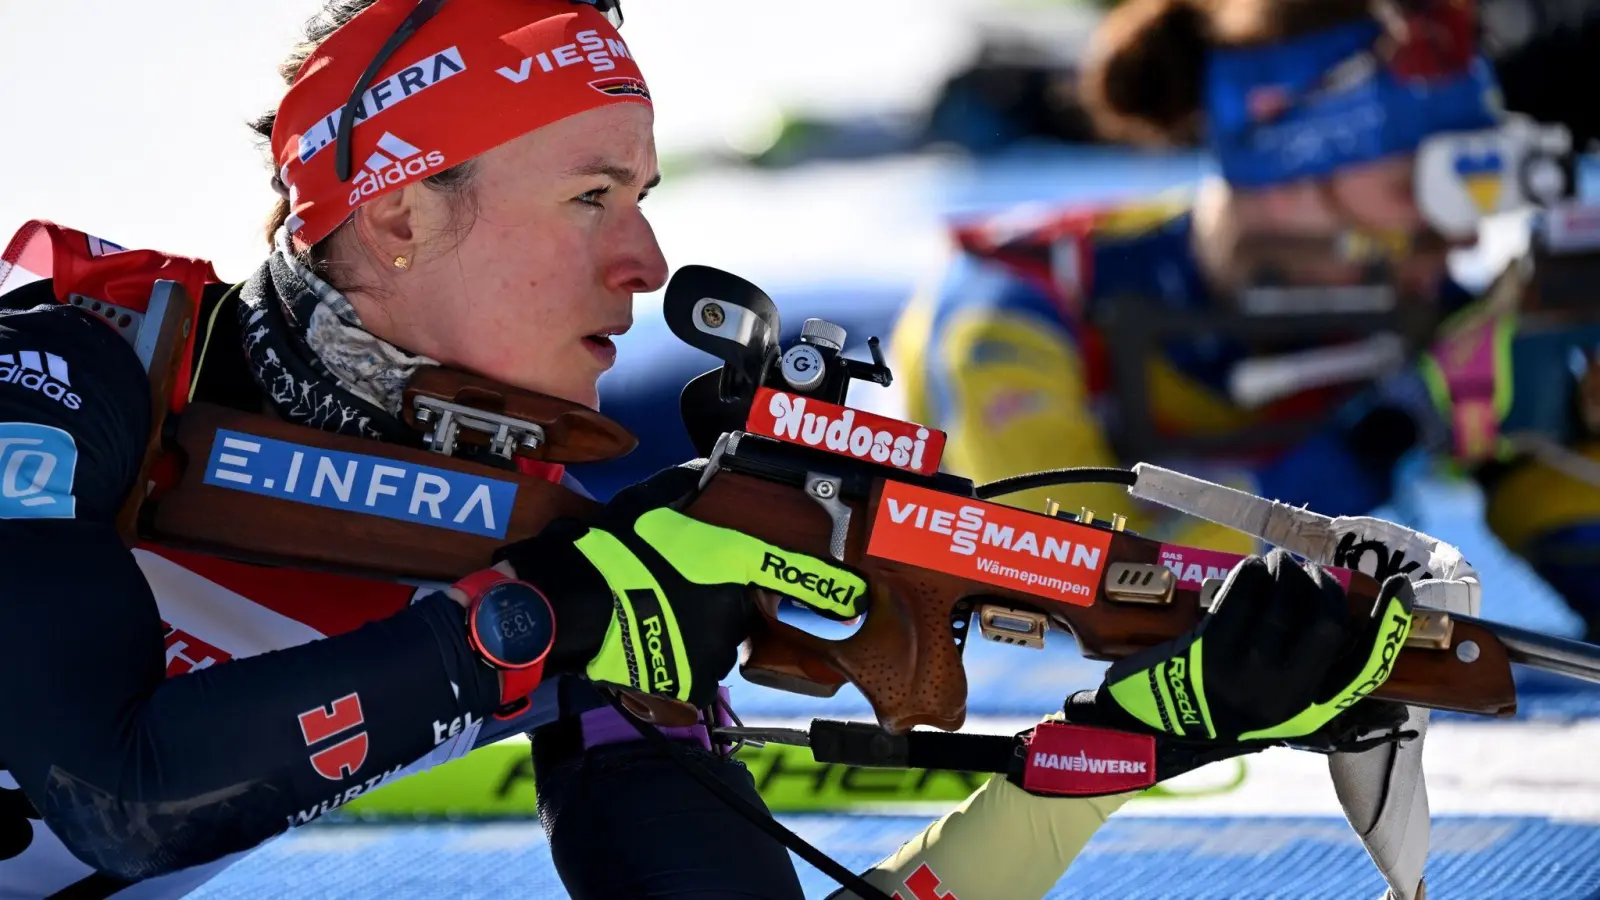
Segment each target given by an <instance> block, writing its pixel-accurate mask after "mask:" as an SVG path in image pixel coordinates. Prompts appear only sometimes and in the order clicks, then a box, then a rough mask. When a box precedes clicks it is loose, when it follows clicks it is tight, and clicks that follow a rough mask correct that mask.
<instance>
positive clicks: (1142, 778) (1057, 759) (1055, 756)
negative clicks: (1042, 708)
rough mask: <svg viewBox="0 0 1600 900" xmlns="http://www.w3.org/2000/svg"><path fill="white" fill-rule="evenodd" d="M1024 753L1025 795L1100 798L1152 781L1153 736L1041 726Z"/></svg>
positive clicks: (1045, 723)
mask: <svg viewBox="0 0 1600 900" xmlns="http://www.w3.org/2000/svg"><path fill="white" fill-rule="evenodd" d="M1024 750H1025V756H1024V761H1023V768H1022V789H1023V790H1025V791H1031V792H1034V793H1039V794H1062V795H1067V796H1080V797H1081V796H1098V795H1102V794H1115V793H1120V792H1122V791H1131V790H1138V789H1139V788H1147V787H1149V786H1150V785H1152V784H1155V783H1156V740H1155V737H1154V736H1153V735H1147V734H1132V733H1130V732H1126V731H1109V730H1107V729H1103V728H1088V727H1086V726H1083V725H1068V724H1065V723H1061V722H1041V723H1040V724H1039V725H1038V726H1037V727H1036V728H1034V729H1033V736H1032V737H1031V738H1030V739H1029V740H1028V743H1027V745H1026V747H1025V748H1024Z"/></svg>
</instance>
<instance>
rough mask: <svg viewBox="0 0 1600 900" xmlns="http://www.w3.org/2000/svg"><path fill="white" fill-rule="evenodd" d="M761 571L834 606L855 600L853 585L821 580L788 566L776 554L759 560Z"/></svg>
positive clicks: (795, 567)
mask: <svg viewBox="0 0 1600 900" xmlns="http://www.w3.org/2000/svg"><path fill="white" fill-rule="evenodd" d="M761 571H763V572H771V573H772V575H773V577H775V578H777V579H778V580H779V581H781V582H783V583H784V584H792V585H796V586H798V587H799V588H801V589H802V590H804V591H807V592H809V593H812V594H816V595H817V596H818V597H825V598H827V599H828V600H831V601H833V603H834V604H835V605H836V606H839V607H848V606H849V605H850V601H851V600H854V599H855V596H856V587H855V585H853V584H852V585H843V584H837V583H835V582H834V580H833V578H832V577H831V576H830V577H827V578H823V577H822V576H820V575H818V574H817V573H815V572H807V571H806V570H804V569H801V568H800V567H798V566H791V565H789V561H788V560H786V559H784V558H783V557H781V556H779V555H778V554H776V553H767V554H765V555H763V556H762V558H761Z"/></svg>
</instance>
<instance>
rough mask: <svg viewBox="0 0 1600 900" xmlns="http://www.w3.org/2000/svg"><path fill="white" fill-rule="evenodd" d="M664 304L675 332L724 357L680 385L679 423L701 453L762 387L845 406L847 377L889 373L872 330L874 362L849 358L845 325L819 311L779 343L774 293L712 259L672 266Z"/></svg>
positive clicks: (731, 426)
mask: <svg viewBox="0 0 1600 900" xmlns="http://www.w3.org/2000/svg"><path fill="white" fill-rule="evenodd" d="M662 312H663V314H664V315H665V317H666V320H667V326H668V327H669V328H671V329H672V333H673V334H675V335H677V336H678V338H679V339H680V340H682V341H683V342H684V343H686V344H688V345H689V346H691V347H695V348H697V349H700V350H704V351H705V352H707V353H709V354H711V355H712V356H715V357H716V358H718V359H720V360H722V366H721V367H720V368H717V369H713V370H711V371H709V372H706V373H704V374H702V375H700V376H699V377H697V378H695V379H693V380H692V381H690V382H689V384H688V385H687V386H686V387H685V388H684V390H683V395H682V399H681V405H682V413H683V422H684V426H685V427H686V428H687V429H688V431H689V438H690V440H691V441H693V442H694V445H695V448H696V449H697V450H698V451H699V452H700V453H701V454H709V453H710V452H711V448H712V447H713V446H714V445H715V444H716V441H717V438H718V437H720V436H721V435H722V434H723V433H724V432H730V431H739V430H741V429H743V427H744V423H745V420H746V417H747V415H748V413H749V411H750V404H751V403H752V402H753V401H754V399H755V395H756V391H757V389H759V388H762V387H770V388H773V389H775V390H783V391H788V392H792V393H796V394H802V395H805V396H807V397H814V398H816V399H817V400H820V401H823V402H826V403H832V404H835V405H838V406H844V405H846V404H845V400H846V398H847V396H848V394H849V390H850V382H851V380H852V379H859V380H861V381H870V382H872V383H874V384H878V385H882V386H884V387H887V386H888V385H889V384H890V382H891V381H892V380H893V376H892V375H891V373H890V371H889V366H888V364H887V363H886V362H885V361H884V358H883V350H882V348H881V347H880V346H879V342H878V339H877V338H876V337H872V338H868V340H867V350H868V352H869V353H871V354H872V361H871V362H863V361H861V360H856V359H847V358H845V356H844V349H845V339H846V333H845V330H844V329H843V328H842V327H840V326H839V325H836V324H834V323H833V322H829V321H826V320H824V319H807V320H806V322H805V324H804V325H802V326H801V329H800V336H799V339H798V340H797V341H795V342H794V343H793V344H791V345H790V346H789V348H788V349H787V350H783V349H782V348H781V347H780V346H779V337H780V334H781V331H782V322H781V320H780V318H779V316H778V308H777V306H776V304H774V303H773V302H772V298H770V297H768V296H767V294H766V293H765V292H764V291H762V290H761V289H760V288H759V287H756V286H755V285H754V284H751V283H750V282H748V281H746V280H744V279H743V278H740V277H739V276H737V275H733V274H730V273H728V272H724V271H722V270H720V269H714V268H711V267H710V266H684V267H683V268H681V269H679V270H678V271H677V272H676V273H674V274H673V276H672V281H671V282H669V283H668V284H667V290H666V297H665V299H664V301H663V304H662Z"/></svg>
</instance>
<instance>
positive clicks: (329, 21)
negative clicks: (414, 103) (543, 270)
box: [250, 0, 476, 290]
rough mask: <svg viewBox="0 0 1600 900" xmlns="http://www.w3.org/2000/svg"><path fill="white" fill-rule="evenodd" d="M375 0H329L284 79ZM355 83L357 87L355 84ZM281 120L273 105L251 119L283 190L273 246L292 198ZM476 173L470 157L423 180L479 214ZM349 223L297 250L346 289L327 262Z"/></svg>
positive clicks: (272, 222)
mask: <svg viewBox="0 0 1600 900" xmlns="http://www.w3.org/2000/svg"><path fill="white" fill-rule="evenodd" d="M375 2H376V0H325V4H324V6H323V9H322V11H321V12H319V13H318V14H317V15H314V16H312V17H311V18H310V19H309V20H307V21H306V27H305V39H304V40H302V41H301V42H300V43H299V44H297V45H296V46H295V48H294V49H293V50H291V51H289V55H288V56H287V57H285V58H284V60H283V62H281V63H279V64H278V74H279V75H280V76H282V78H283V83H284V84H286V85H292V84H294V80H295V78H296V77H297V76H298V75H299V74H300V67H301V66H303V65H305V62H306V60H307V59H309V58H310V57H311V54H312V53H314V52H316V49H317V48H318V47H319V46H321V45H322V42H323V41H325V40H327V38H328V36H329V35H331V34H333V33H334V32H335V31H338V30H339V28H340V27H341V26H343V25H344V24H345V23H347V22H349V21H350V20H351V19H354V18H355V17H356V16H357V15H359V14H360V13H361V12H362V11H363V10H365V9H366V8H367V7H369V6H371V5H372V4H373V3H375ZM351 87H352V88H354V85H352V86H351ZM277 120H278V111H277V110H276V109H269V110H267V111H266V112H265V113H263V114H262V115H261V116H259V117H257V118H256V119H255V120H254V121H252V122H251V123H250V127H251V128H252V129H253V130H254V131H255V133H256V134H257V135H258V136H259V137H260V139H261V141H262V144H263V149H264V151H265V153H266V155H267V165H268V167H269V168H270V169H271V170H272V172H273V176H272V178H273V185H274V187H275V188H277V189H278V190H279V191H280V194H279V197H278V202H277V204H276V205H275V206H274V207H273V208H272V213H271V215H269V216H268V217H267V227H266V236H267V246H268V247H271V246H272V241H273V236H274V235H276V234H277V233H278V229H279V228H280V227H282V226H283V223H284V222H285V221H287V220H288V218H289V200H288V198H286V197H284V196H283V195H282V191H283V190H284V188H283V187H282V183H281V182H279V181H278V180H277V170H278V167H277V163H276V161H275V160H273V159H272V147H271V142H272V126H273V125H274V124H275V123H276V122H277ZM473 174H474V166H473V162H472V160H467V161H466V162H463V163H459V164H457V165H455V166H452V167H450V168H448V169H445V170H444V171H442V172H438V173H436V174H433V175H429V176H428V177H427V178H424V179H423V180H422V183H423V184H425V185H427V186H428V187H431V188H434V189H435V190H440V191H446V192H448V193H449V195H450V198H451V200H452V205H453V211H454V212H456V213H457V214H458V215H465V214H469V213H470V214H475V213H476V208H475V207H474V206H473V204H472V201H473V193H472V190H471V188H472V180H473V178H472V176H473ZM456 201H459V205H457V204H456ZM349 224H350V223H349V221H348V220H347V221H346V222H345V223H344V224H341V225H340V226H339V227H338V228H336V229H334V231H333V233H332V234H329V235H328V236H327V237H325V238H323V239H322V240H320V241H318V242H317V244H316V245H315V246H313V247H312V248H311V249H310V250H309V251H308V252H305V253H299V254H297V255H298V256H299V258H300V261H301V262H302V263H304V264H305V265H306V266H307V267H308V268H310V269H311V270H312V271H314V272H316V273H317V274H318V275H319V276H321V277H322V278H323V280H325V281H327V282H328V283H329V284H331V285H333V286H334V287H335V288H339V289H341V290H343V289H344V286H342V285H340V284H337V283H335V281H334V280H333V279H332V278H331V277H330V274H331V273H330V272H329V271H328V266H327V265H326V263H327V258H328V247H329V245H330V244H331V242H332V241H333V239H334V238H335V237H336V236H337V235H338V234H339V233H340V232H341V231H343V230H344V229H345V228H346V227H348V225H349Z"/></svg>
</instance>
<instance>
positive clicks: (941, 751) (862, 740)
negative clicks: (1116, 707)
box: [810, 719, 1159, 797]
mask: <svg viewBox="0 0 1600 900" xmlns="http://www.w3.org/2000/svg"><path fill="white" fill-rule="evenodd" d="M810 731H811V754H812V756H813V757H815V758H816V760H817V762H821V763H843V764H845V765H853V766H868V767H877V768H891V769H945V770H950V771H957V772H993V773H998V774H1001V775H1005V776H1006V777H1007V778H1008V779H1009V780H1010V781H1011V782H1012V783H1014V784H1016V785H1017V786H1018V787H1021V788H1022V789H1023V790H1025V791H1027V792H1029V793H1031V794H1043V795H1050V796H1066V797H1098V796H1103V795H1106V794H1120V793H1123V792H1125V791H1134V790H1141V789H1143V788H1147V787H1150V786H1151V785H1154V784H1155V783H1156V782H1157V781H1158V780H1159V778H1158V776H1157V766H1156V738H1155V736H1154V735H1148V734H1134V733H1132V732H1127V731H1114V730H1112V729H1109V728H1094V727H1090V726H1086V725H1072V724H1068V723H1065V722H1041V723H1039V724H1038V725H1036V726H1034V727H1033V728H1031V729H1029V730H1028V731H1024V732H1022V733H1021V734H1017V735H999V734H954V733H950V732H941V731H912V732H908V733H906V734H900V735H895V734H889V733H888V732H886V731H884V730H883V729H881V728H879V727H878V726H876V725H872V724H868V723H865V722H838V721H834V720H830V719H815V720H813V721H812V723H811V729H810Z"/></svg>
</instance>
